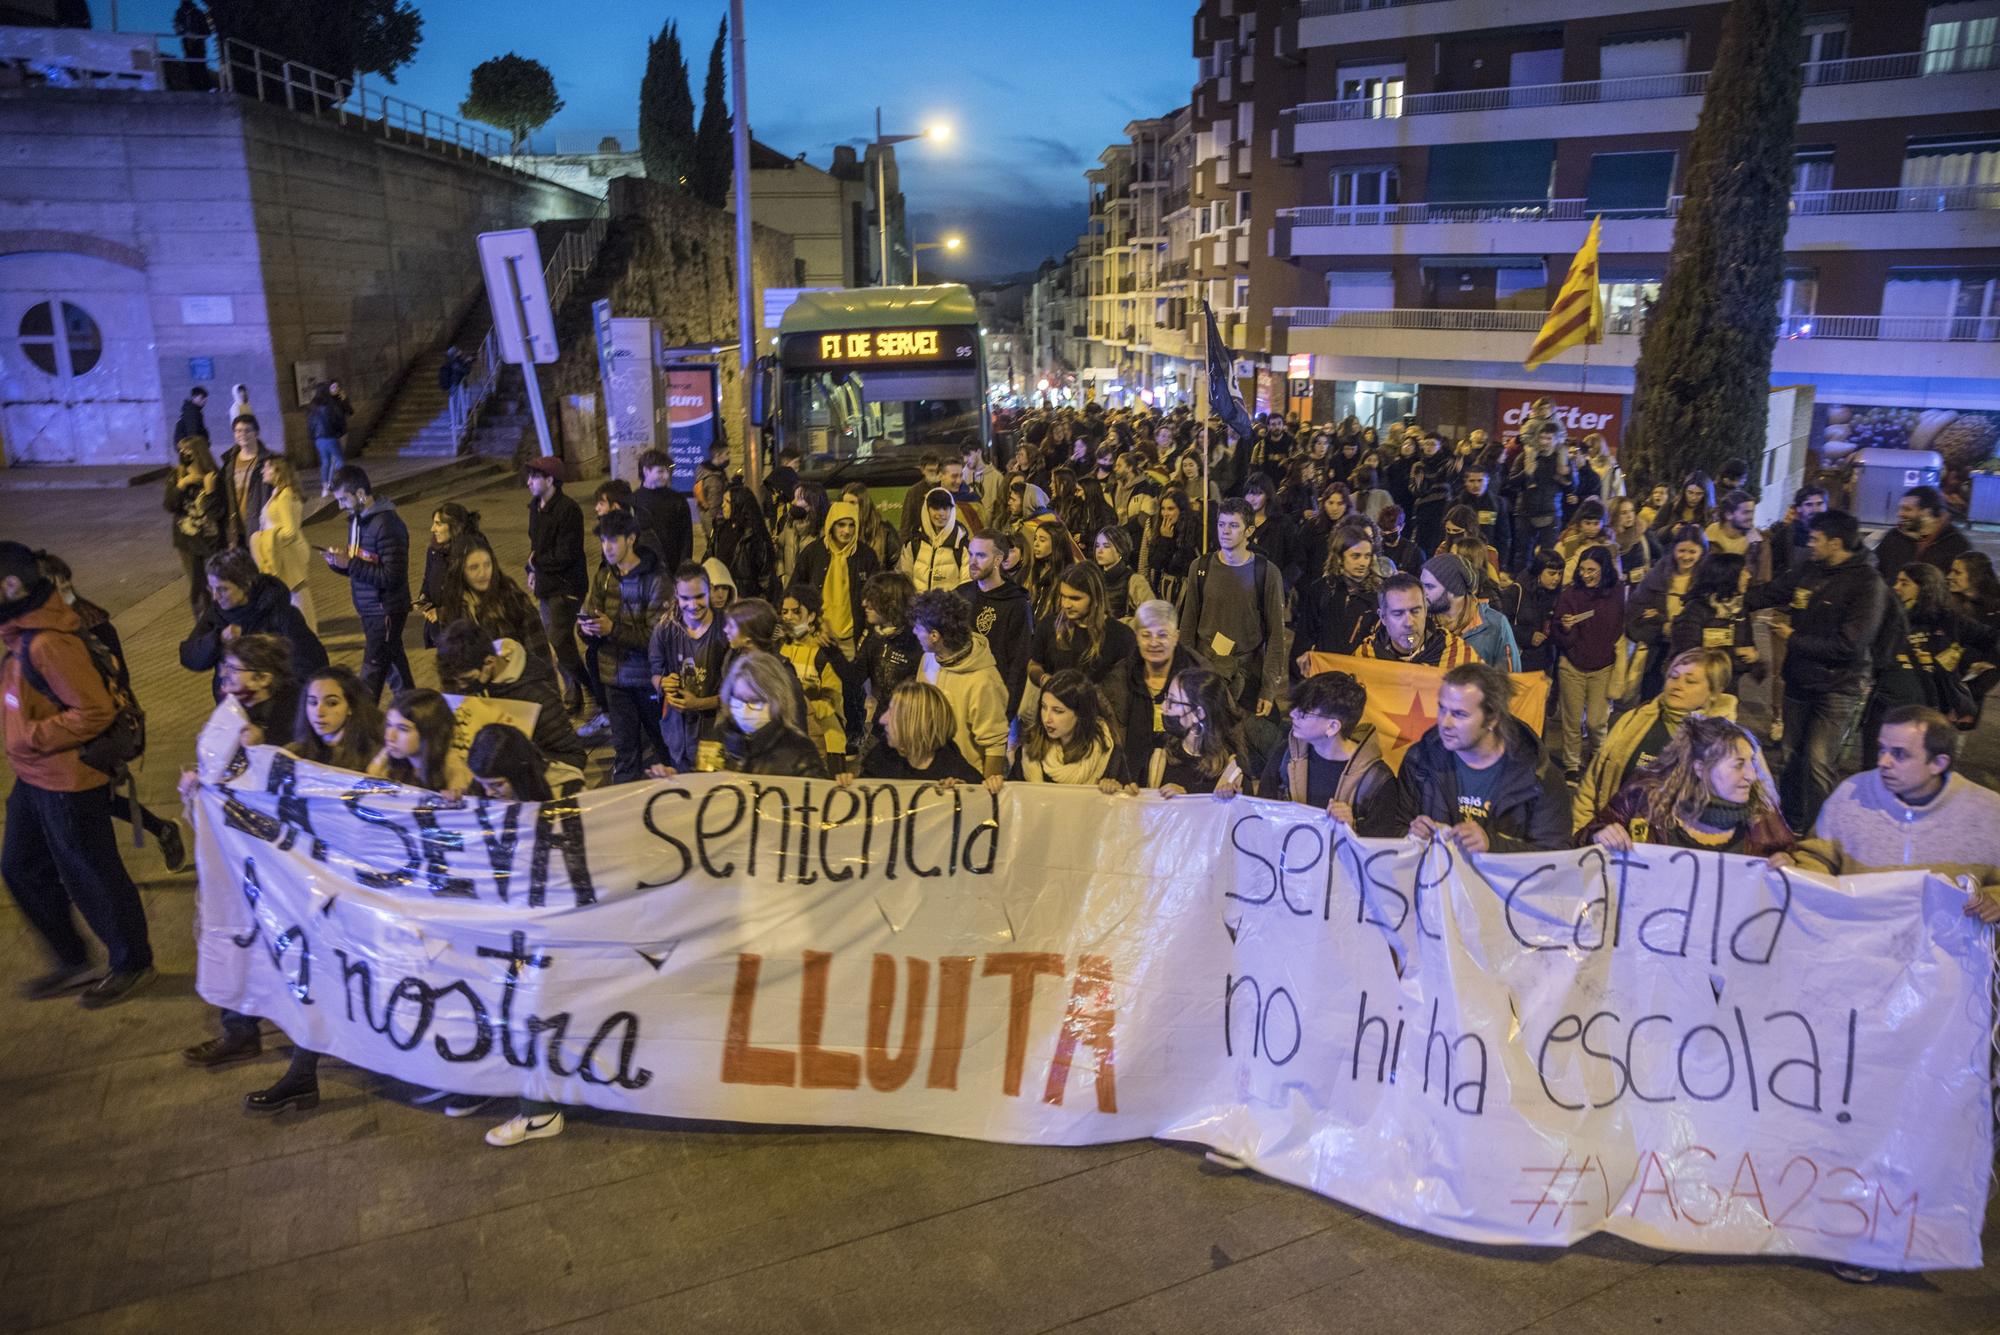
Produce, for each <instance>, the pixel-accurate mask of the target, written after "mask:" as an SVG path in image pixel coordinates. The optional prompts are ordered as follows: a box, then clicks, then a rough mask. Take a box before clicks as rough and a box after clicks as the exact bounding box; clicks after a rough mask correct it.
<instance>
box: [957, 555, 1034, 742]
mask: <svg viewBox="0 0 2000 1335" xmlns="http://www.w3.org/2000/svg"><path fill="white" fill-rule="evenodd" d="M954 592H956V593H957V594H958V596H959V597H960V598H962V599H964V600H965V601H966V602H967V603H968V604H970V605H971V607H972V628H973V629H974V630H976V631H978V632H979V633H980V634H981V635H984V636H985V637H986V647H987V648H988V649H991V650H992V651H993V662H994V665H995V666H997V667H998V668H999V669H1000V680H1002V681H1004V682H1006V683H1007V714H1008V716H1009V717H1012V716H1013V714H1014V711H1015V710H1017V709H1019V708H1020V707H1021V692H1022V691H1023V690H1025V689H1026V688H1027V684H1028V646H1029V641H1030V639H1031V638H1032V636H1033V635H1034V633H1035V611H1034V607H1033V605H1032V604H1031V603H1030V602H1029V600H1028V591H1027V590H1026V589H1024V588H1022V587H1021V586H1020V585H1018V584H1013V583H1009V582H1008V581H1007V580H1004V579H1003V580H1001V581H1000V587H999V588H997V589H994V590H992V591H991V592H990V593H989V592H988V591H987V590H985V589H982V588H980V587H979V584H978V583H977V581H974V580H967V581H966V582H965V583H963V584H961V585H959V586H958V588H957V589H956V590H954Z"/></svg>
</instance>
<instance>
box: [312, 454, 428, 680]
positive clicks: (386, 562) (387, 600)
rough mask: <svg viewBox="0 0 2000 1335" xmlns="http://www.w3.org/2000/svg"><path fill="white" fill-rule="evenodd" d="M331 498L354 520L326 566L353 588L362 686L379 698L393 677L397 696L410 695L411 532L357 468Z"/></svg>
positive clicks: (346, 473)
mask: <svg viewBox="0 0 2000 1335" xmlns="http://www.w3.org/2000/svg"><path fill="white" fill-rule="evenodd" d="M333 494H334V497H335V498H336V499H337V500H338V501H339V502H340V508H341V509H343V510H345V511H347V513H348V515H349V516H350V518H349V521H348V537H347V545H346V546H345V547H329V548H328V549H327V552H326V563H327V565H328V566H329V567H331V568H332V570H333V572H334V573H335V574H336V575H340V576H343V577H344V578H345V579H346V580H347V581H348V583H349V584H350V585H352V586H353V594H354V610H355V612H356V613H357V614H358V615H359V616H360V617H361V634H362V637H363V640H364V642H365V643H364V647H363V649H362V651H361V684H362V685H363V686H366V687H367V688H368V689H369V690H371V691H374V692H376V693H377V694H378V695H379V694H380V692H381V690H382V683H383V682H384V681H385V680H386V679H387V678H388V677H389V675H390V674H391V673H392V672H393V673H394V674H395V678H396V691H397V693H398V694H400V693H402V692H403V691H407V690H412V689H414V688H415V687H416V684H417V679H416V677H415V676H414V675H413V674H412V673H411V671H410V657H409V655H408V654H407V653H405V652H404V650H403V624H404V623H405V622H407V621H408V620H409V619H410V530H409V529H407V528H405V527H404V526H403V520H402V517H401V516H399V515H398V514H397V513H396V506H395V503H394V502H393V501H390V500H387V499H378V498H377V497H376V495H375V488H374V486H373V485H372V484H371V483H370V482H369V481H368V474H367V473H366V472H364V471H363V470H362V469H360V468H358V467H356V466H355V465H353V464H348V465H347V466H345V467H344V468H342V469H341V470H340V471H339V472H338V473H336V474H334V478H333Z"/></svg>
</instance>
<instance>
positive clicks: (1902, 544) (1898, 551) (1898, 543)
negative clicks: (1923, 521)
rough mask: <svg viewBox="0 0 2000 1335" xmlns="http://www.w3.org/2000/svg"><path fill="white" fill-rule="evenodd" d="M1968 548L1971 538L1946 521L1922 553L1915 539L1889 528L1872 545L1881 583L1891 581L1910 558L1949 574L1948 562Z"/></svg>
mask: <svg viewBox="0 0 2000 1335" xmlns="http://www.w3.org/2000/svg"><path fill="white" fill-rule="evenodd" d="M1971 550H1972V540H1971V539H1970V538H1968V537H1966V536H1965V534H1963V533H1961V532H1960V531H1959V530H1958V529H1957V528H1956V527H1955V526H1954V525H1952V524H1949V523H1947V524H1946V525H1945V526H1944V527H1943V528H1942V529H1939V530H1938V535H1937V536H1936V537H1935V538H1932V539H1931V541H1930V545H1929V546H1927V547H1925V548H1924V549H1923V550H1922V551H1921V552H1920V551H1918V550H1917V540H1916V539H1915V538H1913V537H1911V536H1910V535H1909V534H1907V533H1905V532H1903V530H1901V529H1899V528H1892V529H1890V530H1889V531H1888V532H1887V533H1884V534H1883V535H1882V540H1881V541H1880V542H1878V543H1876V544H1875V568H1876V569H1877V570H1879V571H1880V572H1881V574H1882V580H1883V582H1884V583H1894V582H1895V579H1896V575H1897V573H1898V572H1899V571H1901V570H1902V568H1903V567H1904V566H1906V565H1909V564H1910V563H1911V562H1913V561H1922V562H1923V563H1924V564H1926V565H1933V566H1936V567H1937V568H1938V569H1939V570H1940V571H1943V572H1944V573H1946V574H1950V573H1951V563H1952V562H1953V561H1956V560H1957V559H1958V558H1959V557H1961V556H1963V555H1965V554H1966V553H1967V552H1969V551H1971Z"/></svg>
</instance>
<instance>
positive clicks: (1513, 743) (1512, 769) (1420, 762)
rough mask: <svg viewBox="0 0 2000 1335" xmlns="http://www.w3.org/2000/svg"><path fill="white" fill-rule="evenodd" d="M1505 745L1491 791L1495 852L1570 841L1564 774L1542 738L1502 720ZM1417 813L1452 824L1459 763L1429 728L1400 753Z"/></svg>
mask: <svg viewBox="0 0 2000 1335" xmlns="http://www.w3.org/2000/svg"><path fill="white" fill-rule="evenodd" d="M1500 726H1501V735H1502V738H1503V739H1504V741H1505V746H1506V749H1505V751H1504V753H1503V754H1502V755H1501V757H1500V760H1499V761H1498V765H1499V768H1500V771H1501V772H1500V780H1499V784H1498V786H1497V787H1495V789H1494V790H1493V807H1492V814H1491V815H1490V816H1489V817H1488V819H1487V822H1486V841H1487V844H1488V845H1489V846H1490V847H1491V848H1492V850H1493V851H1494V852H1495V853H1529V852H1535V851H1538V850H1540V851H1550V850H1554V849H1558V848H1568V847H1569V846H1570V826H1569V817H1570V798H1569V790H1568V788H1567V787H1566V786H1565V785H1564V783H1563V779H1562V774H1561V772H1560V771H1558V770H1557V769H1556V767H1555V766H1554V764H1552V763H1551V762H1550V761H1549V758H1548V755H1547V753H1545V752H1544V751H1543V750H1542V744H1541V741H1540V740H1539V739H1538V738H1536V736H1535V734H1533V733H1532V732H1529V731H1528V729H1527V727H1526V726H1525V725H1524V724H1522V722H1521V721H1520V720H1519V719H1515V718H1507V719H1503V720H1502V721H1501V725H1500ZM1400 777H1401V780H1402V784H1403V788H1404V791H1405V792H1406V793H1407V794H1408V798H1409V802H1410V805H1411V806H1412V807H1413V808H1415V812H1416V815H1419V816H1429V817H1430V818H1431V819H1432V820H1434V821H1436V822H1438V823H1439V824H1440V825H1456V824H1457V823H1458V821H1459V811H1458V796H1459V794H1458V763H1457V760H1456V759H1455V758H1454V757H1453V755H1452V753H1451V752H1449V751H1447V750H1445V748H1444V742H1443V741H1442V740H1441V739H1440V738H1439V737H1438V732H1437V729H1436V728H1432V729H1431V730H1430V731H1429V732H1427V733H1425V734H1424V735H1423V736H1422V737H1420V738H1418V739H1417V744H1416V745H1415V746H1413V747H1411V748H1410V749H1409V751H1408V752H1407V753H1406V754H1405V755H1404V756H1403V772H1402V775H1401V776H1400Z"/></svg>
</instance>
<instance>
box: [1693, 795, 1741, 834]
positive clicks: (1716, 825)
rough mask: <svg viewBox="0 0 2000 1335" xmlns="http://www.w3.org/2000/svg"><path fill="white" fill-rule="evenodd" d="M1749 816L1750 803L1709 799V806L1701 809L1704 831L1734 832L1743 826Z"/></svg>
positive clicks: (1701, 821)
mask: <svg viewBox="0 0 2000 1335" xmlns="http://www.w3.org/2000/svg"><path fill="white" fill-rule="evenodd" d="M1749 814H1750V804H1749V803H1748V802H1724V801H1723V800H1722V799H1720V798H1716V797H1711V798H1709V799H1708V804H1707V805H1706V806H1704V807H1703V808H1702V809H1701V816H1700V823H1701V825H1702V827H1703V828H1704V829H1709V830H1716V831H1722V830H1733V829H1735V828H1736V827H1737V826H1739V825H1741V824H1742V823H1743V821H1744V819H1745V818H1746V817H1747V816H1748V815H1749Z"/></svg>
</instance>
